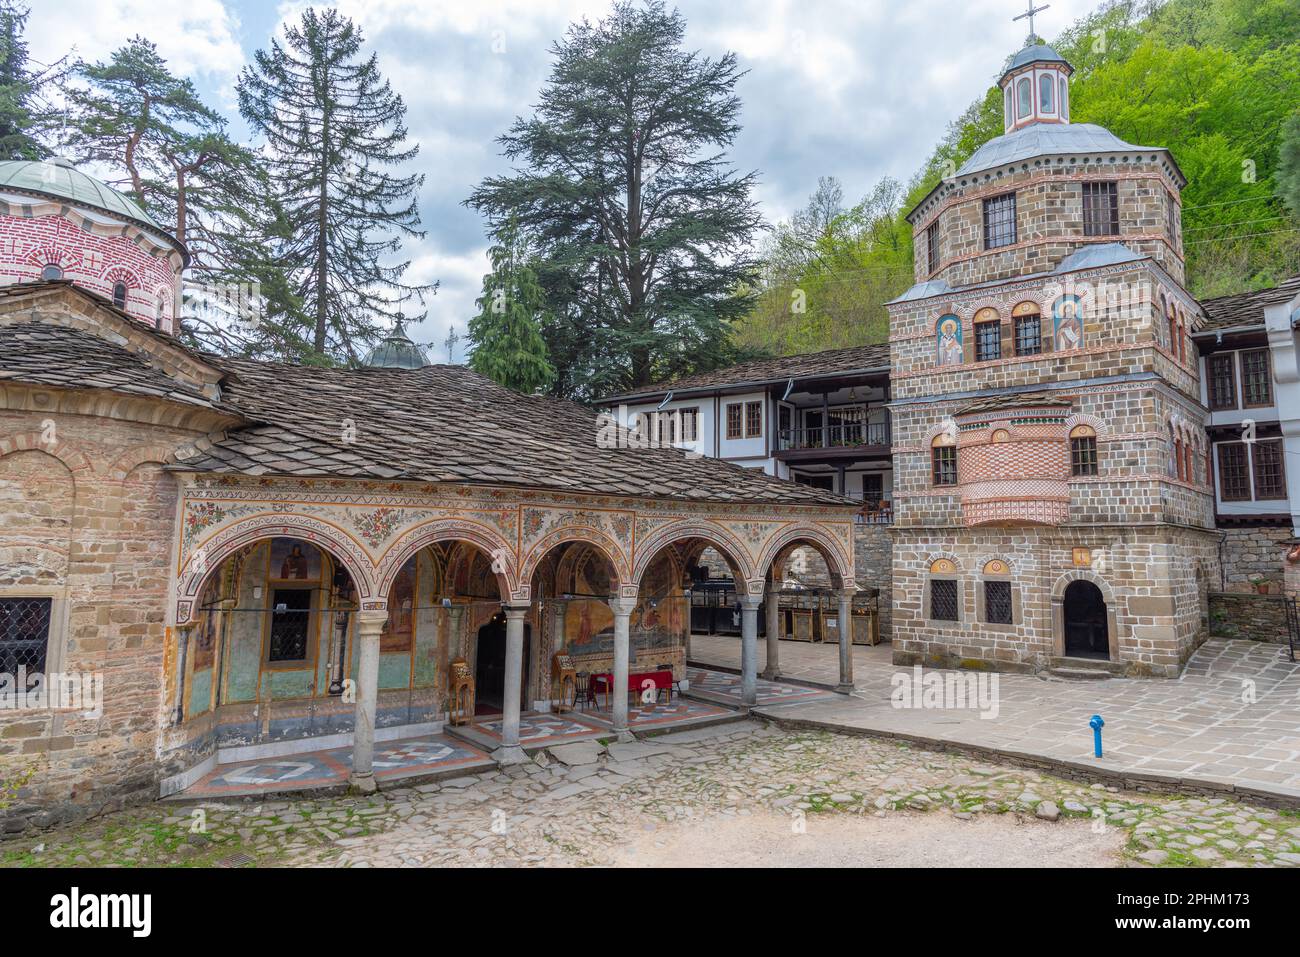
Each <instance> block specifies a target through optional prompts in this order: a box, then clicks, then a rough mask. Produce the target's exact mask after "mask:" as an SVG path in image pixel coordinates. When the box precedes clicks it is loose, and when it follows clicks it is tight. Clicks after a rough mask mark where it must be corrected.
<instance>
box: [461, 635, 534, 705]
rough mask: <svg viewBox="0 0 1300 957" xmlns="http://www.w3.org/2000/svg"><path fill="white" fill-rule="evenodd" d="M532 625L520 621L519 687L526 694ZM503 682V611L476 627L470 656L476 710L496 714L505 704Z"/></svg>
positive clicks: (504, 663) (504, 643)
mask: <svg viewBox="0 0 1300 957" xmlns="http://www.w3.org/2000/svg"><path fill="white" fill-rule="evenodd" d="M531 632H532V629H531V628H530V627H529V626H528V625H527V624H525V625H524V661H523V680H522V682H521V683H520V684H521V691H522V695H523V697H525V698H526V697H527V694H528V678H529V674H528V672H529V665H530V664H531V657H532V656H531V651H532V647H531V645H532V634H531ZM505 686H506V615H505V612H497V614H495V615H493V616H492V619H491V620H490V621H489V622H488V623H487V624H486V625H484V626H483V627H482V628H480V629H479V630H478V642H477V652H476V654H475V660H474V705H475V708H474V710H475V712H476V713H478V714H500V713H501V711H502V709H503V707H504V704H505Z"/></svg>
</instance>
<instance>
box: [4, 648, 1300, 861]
mask: <svg viewBox="0 0 1300 957" xmlns="http://www.w3.org/2000/svg"><path fill="white" fill-rule="evenodd" d="M737 644H738V643H737V642H736V641H735V639H726V638H707V637H701V636H695V637H694V638H693V639H692V656H693V659H694V660H695V661H696V662H697V667H694V668H692V670H691V687H692V689H693V690H692V695H693V696H698V698H692V699H688V700H695V701H703V702H707V703H708V707H709V708H710V716H711V718H712V720H713V721H714V722H715V723H699V722H696V724H695V726H693V727H688V728H687V729H686V730H677V731H674V730H669V731H666V732H664V733H658V734H654V733H646V734H642V735H641V736H640V738H639V739H638V740H636V741H632V742H627V743H618V742H616V741H614V740H613V739H612V738H610V737H608V736H607V735H603V734H601V733H600V732H599V731H597V732H595V733H593V734H591V735H587V736H584V737H580V738H574V739H557V742H558V743H551V744H549V745H547V746H545V747H536V748H531V749H530V752H531V754H532V755H533V760H532V761H530V762H528V763H525V764H520V765H514V766H508V767H505V768H498V767H496V766H495V765H493V764H492V763H491V762H490V761H482V762H478V763H475V762H469V765H470V766H469V767H468V768H467V769H466V770H465V771H464V772H463V773H457V772H455V771H450V770H449V771H444V772H443V773H442V774H441V775H440V776H438V777H437V778H436V779H430V778H429V776H428V775H423V776H412V777H411V778H410V780H409V781H402V780H400V779H399V780H392V781H390V782H389V783H387V784H386V785H384V786H383V787H382V789H381V791H380V792H379V793H377V794H374V795H369V796H360V795H348V794H343V793H337V794H328V795H324V794H322V792H321V791H320V790H319V789H317V790H310V789H308V790H304V791H302V792H301V793H300V795H298V796H295V795H294V794H293V793H292V792H288V793H286V792H285V791H284V790H280V791H275V792H273V793H267V794H257V793H253V794H246V795H244V796H237V795H223V798H224V799H222V800H214V799H212V797H207V798H205V797H204V796H203V794H202V788H198V789H196V791H193V792H191V793H190V794H188V795H183V796H182V797H181V799H178V800H173V801H164V802H160V803H156V804H153V805H149V806H145V807H138V808H133V809H130V810H127V811H122V812H117V813H113V814H108V815H104V816H101V817H99V818H95V819H92V820H90V821H87V822H84V823H82V824H79V825H74V826H68V827H64V828H60V829H57V830H54V831H48V832H44V833H40V834H33V835H29V836H24V837H23V838H21V839H17V840H14V841H10V842H7V843H6V844H4V845H3V846H0V863H2V864H3V865H5V866H18V867H48V866H128V867H133V866H191V867H194V866H199V867H204V866H223V867H256V866H338V867H379V866H399V867H401V866H412V867H414V866H418V867H428V866H443V865H449V866H538V865H543V866H545V865H553V866H590V865H596V866H601V865H612V866H639V867H645V866H674V865H677V866H681V865H693V866H701V865H702V866H763V865H768V866H771V865H783V866H834V865H854V866H891V865H892V866H922V867H935V866H946V867H955V866H1043V865H1051V866H1058V867H1104V866H1136V867H1150V866H1166V867H1168V866H1232V867H1259V866H1294V865H1297V864H1300V813H1298V812H1297V811H1296V810H1295V804H1294V802H1293V801H1292V802H1289V803H1288V798H1293V797H1294V796H1295V793H1296V792H1295V790H1294V788H1295V776H1296V774H1298V773H1300V767H1298V766H1297V760H1296V751H1297V748H1298V747H1300V745H1297V736H1296V728H1297V727H1300V724H1297V722H1296V720H1295V713H1294V712H1295V704H1294V703H1295V700H1296V683H1297V681H1300V677H1297V674H1298V672H1297V669H1296V666H1294V665H1291V664H1290V663H1289V662H1287V661H1285V660H1284V658H1282V657H1279V654H1278V647H1277V646H1271V645H1269V646H1265V645H1256V644H1254V643H1247V642H1210V643H1208V644H1206V645H1205V646H1204V647H1203V648H1202V649H1201V651H1200V652H1199V653H1198V655H1197V657H1196V659H1194V660H1193V662H1192V664H1191V665H1190V666H1189V668H1188V670H1187V673H1186V674H1185V675H1184V677H1183V678H1182V679H1181V680H1179V681H1175V682H1169V683H1168V684H1167V687H1168V691H1166V692H1165V693H1162V694H1161V695H1160V696H1158V697H1153V696H1152V695H1150V694H1149V693H1147V694H1146V695H1144V696H1142V700H1141V703H1140V704H1139V703H1138V702H1137V701H1136V700H1134V698H1135V695H1134V693H1133V692H1132V691H1131V690H1130V689H1131V688H1132V687H1133V686H1137V685H1139V684H1141V686H1142V688H1143V689H1146V690H1148V692H1149V684H1146V683H1140V682H1137V681H1133V680H1125V679H1112V680H1108V681H1096V682H1063V681H1045V680H1042V679H1039V678H1030V677H1021V676H1011V675H1001V676H999V680H1000V688H999V706H1000V707H999V714H998V716H997V717H996V718H994V719H992V720H981V719H979V718H978V717H975V716H974V713H973V712H962V711H958V710H955V709H944V710H937V711H934V710H925V709H915V708H911V709H893V708H891V707H889V705H888V684H889V677H888V676H889V675H891V674H895V673H900V672H903V669H897V668H895V667H894V666H892V665H890V664H889V662H888V657H887V653H888V646H887V645H885V646H878V647H876V648H855V652H856V659H855V662H854V664H855V683H856V689H857V690H856V691H855V693H854V695H853V696H852V697H846V696H843V695H836V694H832V693H831V692H829V691H826V690H822V689H819V688H816V687H813V686H811V685H810V684H803V683H797V684H796V683H793V682H792V683H773V682H762V683H761V688H760V703H759V705H758V707H757V708H755V709H754V710H753V712H752V713H751V715H750V716H749V717H745V716H743V715H742V714H740V713H739V712H738V711H732V710H731V709H729V708H727V707H726V705H728V704H732V703H734V702H733V701H732V700H731V699H730V692H731V690H733V689H734V677H733V676H732V675H730V674H728V673H726V672H725V671H723V670H712V669H709V670H704V669H701V668H700V667H698V663H699V662H700V661H701V660H706V661H711V662H713V663H715V664H716V665H717V666H718V668H719V669H723V668H726V667H727V665H728V664H729V661H728V658H727V656H728V655H729V654H734V650H735V649H734V646H735V645H737ZM833 651H834V649H833V648H829V647H824V646H816V645H805V644H799V643H793V642H782V644H781V648H780V652H781V655H782V660H783V661H784V662H786V663H787V666H788V668H789V670H790V671H791V672H798V673H800V674H801V675H802V676H803V678H804V680H805V681H816V680H817V679H818V677H819V675H818V673H817V670H818V668H819V667H825V668H827V669H828V670H829V672H830V673H831V677H832V679H833V678H834V677H835V667H834V663H833V660H832V659H833V655H832V652H833ZM1282 654H1283V655H1285V649H1282ZM823 658H825V659H827V663H825V664H822V663H821V662H822V659H823ZM1247 681H1250V682H1254V685H1253V687H1254V693H1255V695H1256V702H1255V705H1254V706H1252V705H1250V704H1243V703H1242V701H1241V697H1242V688H1243V687H1244V686H1245V682H1247ZM1165 687H1166V686H1165V685H1161V688H1162V689H1163V688H1165ZM882 694H883V695H884V704H883V705H882V704H881V701H880V700H879V699H880V698H881V695H882ZM1283 698H1284V699H1285V700H1286V702H1287V705H1286V706H1278V704H1277V700H1275V699H1279V700H1280V699H1283ZM1252 707H1254V708H1255V710H1253V711H1252ZM1049 709H1050V710H1051V712H1052V715H1051V717H1050V719H1049V718H1048V716H1047V712H1048V710H1049ZM1092 709H1096V710H1099V711H1101V712H1103V713H1105V714H1106V715H1108V718H1107V732H1108V735H1109V737H1108V738H1107V742H1108V743H1107V748H1108V751H1107V757H1106V758H1105V759H1103V760H1102V761H1096V760H1095V759H1092V758H1091V755H1090V752H1089V750H1088V749H1089V748H1090V742H1091V737H1090V733H1089V732H1088V729H1087V726H1086V719H1087V717H1088V715H1089V714H1091V712H1092ZM1266 711H1267V715H1268V716H1267V717H1266V716H1265V712H1266ZM718 713H723V714H725V717H720V716H719V714H718ZM968 719H970V720H968ZM890 722H892V723H893V727H885V725H887V724H889V723H890ZM1286 722H1290V724H1289V725H1288V726H1287V727H1283V724H1285V723H1286ZM686 723H688V724H689V723H690V722H689V721H688V722H686ZM814 723H823V724H826V725H832V724H834V725H838V726H841V727H845V728H848V729H849V730H864V729H865V730H868V731H873V732H877V733H887V734H902V735H907V734H911V735H913V736H914V737H916V738H919V739H929V740H930V742H931V744H934V745H941V744H942V743H943V742H945V741H946V742H950V743H954V744H957V745H959V746H965V748H966V749H965V750H947V751H943V750H935V749H930V748H925V747H921V746H918V745H915V744H913V743H911V742H909V741H907V740H900V739H899V738H898V737H880V736H876V735H875V734H872V735H869V736H868V735H863V734H846V733H836V732H832V731H829V730H826V729H825V728H822V727H816V726H812V725H813V724H814ZM679 726H680V724H679ZM1228 729H1231V731H1232V733H1233V740H1234V741H1235V743H1232V742H1226V741H1222V740H1220V738H1219V735H1220V734H1226V731H1227V730H1228ZM1147 735H1153V736H1156V735H1158V736H1159V737H1160V740H1161V741H1162V742H1163V744H1162V746H1161V747H1160V748H1159V749H1157V750H1152V747H1153V746H1152V745H1151V742H1150V740H1149V739H1148V738H1147ZM1270 738H1271V741H1270V740H1269V739H1270ZM1017 741H1018V742H1019V743H1020V746H1019V747H1016V746H1014V745H1015V743H1016V742H1017ZM424 743H425V744H426V745H428V742H427V741H426V742H424ZM416 744H418V742H406V743H400V742H399V745H401V746H397V747H395V748H394V750H395V751H396V752H398V753H404V752H406V751H411V750H413V749H414V746H415V745H416ZM975 745H979V746H981V747H982V749H983V750H981V751H980V753H972V749H973V748H974V746H975ZM525 746H526V747H527V746H528V742H527V741H525ZM466 747H468V745H466ZM1111 748H1114V750H1113V751H1111V750H1109V749H1111ZM993 749H996V750H1000V751H1002V752H1004V753H1007V752H1010V753H1011V754H1012V755H1016V756H1018V757H1019V760H1018V761H1017V760H1012V759H1007V758H1003V757H1002V756H1000V755H998V754H996V753H995V751H994V750H993ZM1179 749H1181V752H1182V756H1181V757H1178V756H1176V754H1177V752H1178V751H1179ZM975 750H979V749H975ZM383 754H384V752H383V751H382V749H381V751H380V757H379V758H378V759H377V761H376V765H377V767H381V766H382V765H383ZM1052 755H1055V756H1056V757H1057V759H1058V760H1059V761H1060V762H1062V763H1060V764H1057V765H1055V767H1056V768H1057V769H1058V773H1052V772H1051V771H1050V770H1045V768H1047V767H1049V765H1047V764H1041V765H1040V767H1033V766H1031V765H1032V763H1033V762H1035V761H1041V759H1043V758H1044V757H1047V756H1052ZM296 757H297V758H298V759H299V760H304V759H310V758H311V756H302V755H298V756H296ZM1072 763H1073V764H1075V765H1077V766H1078V767H1081V768H1087V767H1088V766H1089V765H1091V768H1090V770H1091V771H1092V772H1093V773H1092V774H1091V775H1090V776H1087V777H1085V776H1083V775H1077V776H1076V775H1075V774H1074V773H1072V772H1073V771H1074V770H1075V768H1073V767H1072V766H1071V764H1072ZM1098 767H1100V768H1104V769H1108V770H1110V771H1112V772H1114V773H1115V779H1114V780H1115V783H1114V784H1110V783H1105V782H1104V780H1098V778H1097V776H1096V768H1098ZM1134 769H1136V770H1134ZM1215 771H1218V772H1221V773H1222V774H1223V776H1224V777H1226V776H1227V775H1229V774H1231V775H1232V776H1233V777H1234V779H1235V783H1236V790H1237V792H1238V797H1237V798H1233V797H1229V796H1227V795H1226V794H1222V793H1215V791H1214V782H1213V778H1214V772H1215ZM1178 772H1182V773H1183V775H1184V780H1185V781H1186V782H1187V783H1188V784H1190V785H1193V786H1192V787H1190V788H1187V789H1183V790H1179V788H1178V787H1177V774H1178ZM228 773H229V772H228ZM1161 773H1163V774H1164V775H1165V776H1164V777H1161ZM379 777H380V780H381V782H382V781H383V774H382V773H380V775H379ZM1283 779H1285V782H1286V783H1278V782H1280V781H1282V780H1283ZM1152 781H1155V782H1158V785H1159V787H1158V788H1157V790H1155V791H1153V790H1152V789H1150V788H1149V787H1148V784H1149V783H1150V782H1152ZM1269 781H1273V782H1274V783H1272V784H1267V786H1266V782H1269ZM1126 785H1127V786H1126ZM1254 785H1258V786H1259V789H1260V794H1259V798H1260V799H1259V800H1258V801H1252V800H1250V799H1249V798H1248V797H1247V798H1243V797H1241V795H1242V794H1243V793H1244V792H1246V791H1247V790H1249V788H1250V787H1251V786H1254ZM1219 787H1226V784H1225V783H1224V782H1220V784H1219ZM231 789H232V790H233V786H232V788H231ZM244 790H245V791H250V790H251V791H254V792H256V791H257V790H258V789H257V788H249V787H245V788H244ZM219 792H220V789H216V790H214V791H213V793H219ZM1265 792H1269V793H1265ZM1279 803H1281V804H1282V805H1284V806H1282V807H1281V809H1279V806H1278V805H1279ZM1270 805H1272V806H1270Z"/></svg>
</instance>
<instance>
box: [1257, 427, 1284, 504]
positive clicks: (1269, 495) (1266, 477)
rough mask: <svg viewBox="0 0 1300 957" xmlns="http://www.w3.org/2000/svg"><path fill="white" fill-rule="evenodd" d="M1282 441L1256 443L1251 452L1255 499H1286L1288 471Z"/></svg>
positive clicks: (1273, 440) (1271, 440) (1272, 440)
mask: <svg viewBox="0 0 1300 957" xmlns="http://www.w3.org/2000/svg"><path fill="white" fill-rule="evenodd" d="M1282 456H1283V450H1282V440H1281V439H1270V440H1268V441H1266V442H1265V441H1256V442H1255V445H1254V447H1253V448H1252V449H1251V451H1250V458H1251V466H1252V470H1253V472H1254V476H1255V498H1256V499H1257V500H1259V499H1278V498H1286V470H1285V467H1284V466H1283V458H1282Z"/></svg>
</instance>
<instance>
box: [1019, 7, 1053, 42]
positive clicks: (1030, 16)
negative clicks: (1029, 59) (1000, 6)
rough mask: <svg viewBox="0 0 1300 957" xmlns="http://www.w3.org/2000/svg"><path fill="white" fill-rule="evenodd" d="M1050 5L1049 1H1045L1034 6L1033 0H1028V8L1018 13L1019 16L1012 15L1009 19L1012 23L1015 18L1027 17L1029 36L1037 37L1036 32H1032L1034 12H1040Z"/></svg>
mask: <svg viewBox="0 0 1300 957" xmlns="http://www.w3.org/2000/svg"><path fill="white" fill-rule="evenodd" d="M1050 6H1051V4H1050V3H1045V4H1043V5H1042V6H1041V7H1036V6H1034V0H1029V9H1028V10H1027V11H1026V12H1024V13H1022V14H1020V16H1018V17H1012V18H1011V21H1012V22H1013V23H1014V22H1015V21H1016V20H1024V19H1025V18H1028V19H1029V36H1030V37H1037V36H1038V34H1036V33H1035V32H1034V14H1035V13H1042V12H1043V11H1044V10H1046V9H1047V8H1048V7H1050Z"/></svg>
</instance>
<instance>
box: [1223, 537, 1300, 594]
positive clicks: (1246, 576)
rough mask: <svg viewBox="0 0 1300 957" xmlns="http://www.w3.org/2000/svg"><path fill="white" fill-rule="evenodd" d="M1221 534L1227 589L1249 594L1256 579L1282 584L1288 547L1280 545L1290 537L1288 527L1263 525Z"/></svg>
mask: <svg viewBox="0 0 1300 957" xmlns="http://www.w3.org/2000/svg"><path fill="white" fill-rule="evenodd" d="M1219 531H1220V534H1222V535H1223V545H1222V550H1221V554H1222V555H1223V586H1222V587H1223V588H1224V590H1226V591H1246V590H1248V589H1250V588H1251V579H1252V578H1256V577H1258V578H1263V579H1264V580H1265V581H1268V582H1276V583H1278V584H1281V583H1282V581H1283V579H1284V572H1283V564H1284V562H1285V559H1286V547H1285V546H1283V545H1279V544H1278V542H1284V541H1287V540H1289V539H1290V538H1291V529H1290V527H1289V526H1278V525H1262V526H1257V527H1245V528H1223V529H1220V530H1219Z"/></svg>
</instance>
